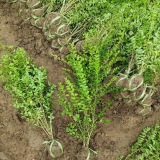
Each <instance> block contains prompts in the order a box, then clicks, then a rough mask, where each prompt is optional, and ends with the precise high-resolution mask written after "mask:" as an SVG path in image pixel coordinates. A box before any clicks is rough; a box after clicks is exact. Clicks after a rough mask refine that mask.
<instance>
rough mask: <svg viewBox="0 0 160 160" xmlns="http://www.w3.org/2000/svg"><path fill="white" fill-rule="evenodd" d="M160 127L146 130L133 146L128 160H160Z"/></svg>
mask: <svg viewBox="0 0 160 160" xmlns="http://www.w3.org/2000/svg"><path fill="white" fill-rule="evenodd" d="M159 151H160V125H156V126H155V127H153V128H152V127H147V128H145V129H144V130H143V131H142V133H141V134H140V136H139V137H138V140H137V142H136V143H135V144H134V145H133V146H132V148H131V152H130V154H129V155H128V156H127V157H126V158H125V159H126V160H127V159H128V160H132V159H134V160H145V159H146V160H147V159H148V160H158V159H159V157H160V152H159Z"/></svg>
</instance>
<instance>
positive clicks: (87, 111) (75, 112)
mask: <svg viewBox="0 0 160 160" xmlns="http://www.w3.org/2000/svg"><path fill="white" fill-rule="evenodd" d="M102 35H103V32H102V31H101V30H100V29H98V28H96V29H95V30H91V31H90V33H88V34H87V35H86V41H85V45H84V50H83V52H79V51H77V50H76V49H75V48H74V47H73V48H72V50H71V51H70V54H69V55H68V56H67V60H68V62H67V64H68V65H69V66H70V68H71V69H70V70H67V71H68V72H69V74H70V76H68V78H66V79H65V85H64V84H62V83H60V87H59V98H60V103H61V105H62V106H63V115H68V116H69V117H71V118H72V122H71V123H70V124H69V125H68V127H67V128H66V131H67V132H68V133H69V134H70V135H72V136H75V137H77V138H79V139H81V140H82V142H83V147H84V148H87V149H88V157H87V159H89V156H90V151H91V149H89V144H90V139H91V137H92V135H93V133H94V131H95V130H96V125H97V123H98V122H100V121H101V117H102V116H103V114H104V111H105V109H106V108H103V109H99V108H98V104H100V102H101V98H102V96H103V95H104V94H105V93H106V92H107V91H106V90H107V89H108V88H109V86H110V85H111V84H112V82H113V81H115V79H116V77H115V76H111V77H110V79H108V80H107V81H105V82H104V80H105V79H106V77H108V76H109V75H112V74H113V72H114V69H113V70H111V67H112V65H113V64H114V63H115V62H116V60H117V59H116V56H117V55H112V54H110V53H108V52H105V51H106V50H102V46H103V44H104V41H103V38H102ZM93 42H94V43H93Z"/></svg>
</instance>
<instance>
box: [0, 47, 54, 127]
mask: <svg viewBox="0 0 160 160" xmlns="http://www.w3.org/2000/svg"><path fill="white" fill-rule="evenodd" d="M4 52H6V49H4ZM8 52H10V54H6V55H4V56H3V58H2V59H1V60H0V62H1V65H2V67H1V69H0V73H1V80H2V82H5V85H4V89H5V90H7V91H8V92H9V93H10V94H11V96H12V98H13V105H14V106H15V107H16V108H18V109H19V111H20V112H21V114H22V116H23V117H24V118H26V119H27V121H29V122H31V123H33V124H34V125H36V126H39V125H40V124H41V122H42V123H43V120H45V119H48V118H51V117H50V116H51V115H52V110H53V106H52V103H51V97H52V93H53V88H54V86H53V85H51V84H49V83H47V82H46V79H47V76H46V70H45V69H43V68H38V67H37V66H36V65H35V64H33V63H31V59H30V58H29V57H27V55H26V52H25V51H24V50H23V49H21V48H18V49H13V48H12V49H10V50H8ZM44 122H45V121H44Z"/></svg>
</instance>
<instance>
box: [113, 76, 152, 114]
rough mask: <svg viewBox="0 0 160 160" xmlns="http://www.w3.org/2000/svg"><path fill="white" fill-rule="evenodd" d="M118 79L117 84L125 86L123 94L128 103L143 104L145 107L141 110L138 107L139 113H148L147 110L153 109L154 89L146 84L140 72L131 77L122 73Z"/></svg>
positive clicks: (132, 104)
mask: <svg viewBox="0 0 160 160" xmlns="http://www.w3.org/2000/svg"><path fill="white" fill-rule="evenodd" d="M118 79H119V80H118V81H117V83H116V84H117V86H119V87H122V88H124V90H123V91H122V92H121V95H122V97H123V98H124V102H125V103H126V104H127V105H131V106H134V105H136V104H140V105H142V106H143V108H142V109H141V110H139V109H138V110H139V113H140V114H142V115H146V113H145V110H147V111H149V110H150V111H151V105H152V95H153V93H154V90H153V88H152V87H150V86H148V85H146V84H144V79H143V77H142V76H141V75H140V74H134V75H132V76H131V77H128V75H121V76H119V78H118ZM137 113H138V111H137ZM143 113H144V114H143ZM147 114H149V112H147Z"/></svg>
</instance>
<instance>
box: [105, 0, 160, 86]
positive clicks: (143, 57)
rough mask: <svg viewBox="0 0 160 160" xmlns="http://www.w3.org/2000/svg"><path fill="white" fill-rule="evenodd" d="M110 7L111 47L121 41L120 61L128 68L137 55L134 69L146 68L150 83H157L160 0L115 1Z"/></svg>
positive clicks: (145, 74)
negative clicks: (132, 58)
mask: <svg viewBox="0 0 160 160" xmlns="http://www.w3.org/2000/svg"><path fill="white" fill-rule="evenodd" d="M109 11H110V12H109V13H110V14H111V16H110V19H109V20H108V22H107V26H106V30H107V31H108V36H109V39H108V41H110V43H109V45H108V47H112V46H113V45H114V44H117V43H119V47H118V48H117V51H118V52H120V54H121V59H120V61H119V63H118V64H117V65H119V64H120V65H121V66H122V67H121V70H126V69H127V67H128V63H129V61H130V59H131V57H132V55H133V56H134V57H135V60H136V62H135V68H134V69H135V71H134V72H136V73H139V71H140V70H142V72H143V76H144V79H145V82H146V83H153V82H155V83H156V82H157V79H158V77H159V74H158V73H159V72H158V70H159V67H160V66H159V65H160V52H159V51H160V39H159V37H160V36H159V35H160V30H159V21H160V15H159V12H160V5H159V1H158V0H155V1H152V2H151V1H149V0H144V1H121V2H117V1H116V2H115V1H114V2H112V3H110V5H109Z"/></svg>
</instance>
